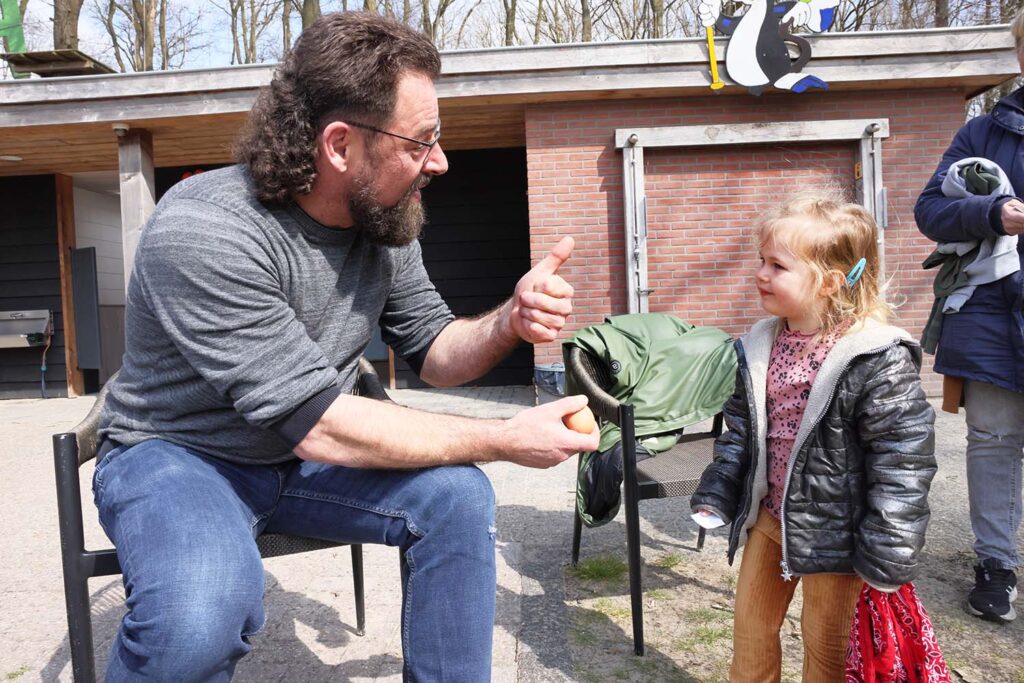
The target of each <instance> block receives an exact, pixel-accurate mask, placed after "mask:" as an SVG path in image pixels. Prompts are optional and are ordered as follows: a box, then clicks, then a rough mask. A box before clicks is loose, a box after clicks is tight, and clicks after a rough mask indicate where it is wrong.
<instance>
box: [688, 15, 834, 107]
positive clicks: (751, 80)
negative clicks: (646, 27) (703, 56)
mask: <svg viewBox="0 0 1024 683" xmlns="http://www.w3.org/2000/svg"><path fill="white" fill-rule="evenodd" d="M739 2H740V3H741V4H743V5H746V6H747V11H746V12H744V13H743V14H741V15H738V16H728V15H725V14H722V0H700V3H699V4H698V5H697V14H698V16H699V17H700V21H701V24H702V25H703V26H705V27H708V26H714V27H715V28H717V29H718V31H719V32H720V33H722V34H724V35H727V36H731V39H730V40H729V45H728V47H727V48H726V51H725V70H726V72H727V73H728V74H729V78H731V79H732V80H734V81H735V82H737V83H739V84H740V85H743V86H746V88H747V90H748V91H749V92H750V93H751V94H752V95H760V94H761V93H762V92H764V89H765V88H767V87H768V86H769V85H774V86H775V87H776V88H781V89H783V90H792V91H793V92H797V93H800V92H804V91H806V90H808V89H810V88H820V89H822V90H826V89H828V83H826V82H825V81H823V80H821V79H820V78H818V77H817V76H814V75H812V74H803V73H801V69H803V68H804V66H806V65H807V62H808V61H810V59H811V44H810V43H808V42H807V41H806V40H805V39H803V38H801V37H800V36H795V35H793V33H792V31H793V30H795V29H801V28H802V29H806V30H808V31H812V32H814V33H821V32H823V31H827V30H828V29H829V28H830V27H831V26H832V23H833V21H835V14H836V7H837V6H838V5H839V2H840V0H797V1H796V2H794V1H793V0H787V1H786V2H776V1H775V0H739ZM787 44H789V45H792V46H794V47H795V48H796V51H797V56H796V58H793V57H791V56H790V53H789V48H788V47H787Z"/></svg>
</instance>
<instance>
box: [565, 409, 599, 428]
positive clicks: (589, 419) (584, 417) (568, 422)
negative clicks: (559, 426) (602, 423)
mask: <svg viewBox="0 0 1024 683" xmlns="http://www.w3.org/2000/svg"><path fill="white" fill-rule="evenodd" d="M562 422H564V423H565V426H566V427H568V428H569V429H571V430H573V431H574V432H579V433H580V434H590V433H591V432H592V431H594V427H596V426H597V420H595V419H594V413H592V412H590V408H588V407H586V406H583V409H582V410H580V411H579V412H576V413H573V414H571V415H566V416H565V417H563V418H562Z"/></svg>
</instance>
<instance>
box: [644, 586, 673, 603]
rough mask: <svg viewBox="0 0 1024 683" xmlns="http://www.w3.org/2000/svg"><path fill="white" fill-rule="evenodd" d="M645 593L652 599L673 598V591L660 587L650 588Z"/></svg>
mask: <svg viewBox="0 0 1024 683" xmlns="http://www.w3.org/2000/svg"><path fill="white" fill-rule="evenodd" d="M644 595H646V596H647V597H648V598H650V599H651V600H659V601H660V600H671V599H672V593H670V592H668V591H666V590H662V589H660V588H655V589H654V590H649V591H647V592H646V593H644Z"/></svg>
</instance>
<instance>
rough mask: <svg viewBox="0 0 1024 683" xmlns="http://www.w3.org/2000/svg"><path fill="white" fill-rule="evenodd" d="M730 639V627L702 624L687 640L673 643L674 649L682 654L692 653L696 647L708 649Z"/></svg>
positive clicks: (683, 639)
mask: <svg viewBox="0 0 1024 683" xmlns="http://www.w3.org/2000/svg"><path fill="white" fill-rule="evenodd" d="M731 637H732V628H731V627H730V626H721V625H715V624H704V625H701V626H698V627H697V628H696V629H695V630H694V632H693V633H692V634H691V635H690V636H689V637H688V638H682V639H680V640H677V641H676V642H675V643H674V646H675V649H676V650H680V651H682V652H693V651H694V650H695V649H697V648H698V647H701V646H703V647H709V646H712V645H716V644H718V643H720V642H721V641H723V640H726V639H728V638H731Z"/></svg>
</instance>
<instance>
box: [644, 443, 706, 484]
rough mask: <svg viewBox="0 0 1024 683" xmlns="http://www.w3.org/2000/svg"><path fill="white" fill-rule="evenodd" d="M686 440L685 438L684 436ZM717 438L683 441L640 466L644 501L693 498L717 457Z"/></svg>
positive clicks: (645, 460)
mask: <svg viewBox="0 0 1024 683" xmlns="http://www.w3.org/2000/svg"><path fill="white" fill-rule="evenodd" d="M684 438H685V437H684ZM714 447H715V439H714V437H713V436H710V435H709V436H706V437H703V438H699V439H694V440H692V441H681V442H680V443H678V444H676V445H675V446H673V447H672V448H670V449H669V450H667V451H664V452H662V453H658V454H657V455H655V456H653V457H650V458H645V459H643V460H640V461H639V462H637V464H636V471H637V481H638V482H639V484H640V497H641V498H668V497H671V496H689V495H690V494H692V493H693V492H694V491H696V490H697V484H698V483H699V482H700V477H701V474H703V473H704V468H706V467H707V466H708V465H709V464H710V463H711V460H712V459H713V458H714Z"/></svg>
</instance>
